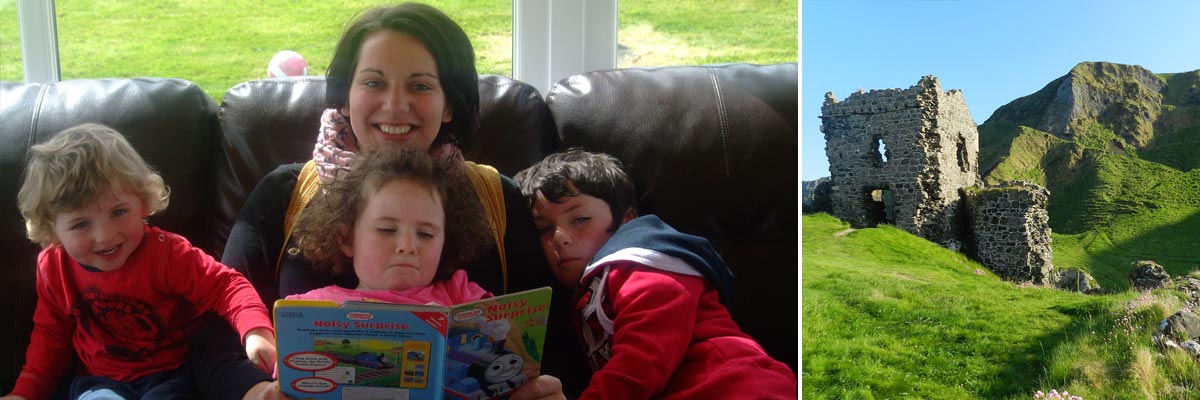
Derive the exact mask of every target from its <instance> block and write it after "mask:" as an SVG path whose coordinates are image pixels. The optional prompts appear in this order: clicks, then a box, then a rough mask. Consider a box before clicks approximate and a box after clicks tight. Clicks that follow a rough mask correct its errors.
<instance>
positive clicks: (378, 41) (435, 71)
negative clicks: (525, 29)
mask: <svg viewBox="0 0 1200 400" xmlns="http://www.w3.org/2000/svg"><path fill="white" fill-rule="evenodd" d="M478 79H479V78H478V75H477V72H476V69H475V52H474V49H473V48H472V46H471V43H470V41H469V39H468V38H467V35H466V33H464V32H463V30H462V29H461V28H460V27H459V26H458V24H456V23H455V22H454V21H453V20H451V19H450V18H449V17H447V16H446V15H445V14H444V13H442V12H441V11H439V10H437V9H436V8H433V7H430V6H427V5H423V4H417V3H403V4H399V5H395V6H380V7H375V8H372V9H369V10H367V11H365V12H364V13H362V14H361V15H359V16H358V17H357V18H356V19H355V20H354V22H352V23H351V24H350V25H348V26H347V28H346V31H345V33H344V34H343V35H342V38H341V40H340V41H339V42H338V44H337V48H336V49H335V51H334V56H333V60H332V61H331V62H330V66H329V69H328V71H327V73H326V81H325V82H326V90H325V93H326V95H325V96H326V98H325V103H326V107H328V109H326V110H325V111H324V112H323V114H322V115H321V128H320V132H319V133H318V138H317V143H316V146H315V149H314V151H313V159H312V160H310V161H308V162H306V163H298V164H289V165H282V166H280V167H278V168H276V169H275V171H273V172H271V173H270V174H268V175H267V176H265V177H263V179H262V180H261V181H260V182H259V183H258V186H257V187H256V188H255V189H254V191H253V192H252V193H251V194H250V196H249V198H247V199H246V202H245V204H243V206H242V209H241V212H240V213H239V215H238V218H237V222H236V223H235V225H234V226H233V229H232V231H231V232H230V235H229V241H228V243H227V244H226V247H225V253H224V255H223V257H222V258H221V261H222V263H224V264H226V265H228V266H230V267H233V268H235V269H237V270H238V271H240V272H242V273H243V274H244V275H246V277H247V278H248V279H249V280H250V281H251V282H252V283H253V284H254V286H255V287H256V288H257V290H258V291H259V295H260V296H262V298H263V301H264V302H265V303H267V304H272V303H273V302H274V301H275V300H277V299H279V298H282V297H284V296H287V295H289V294H296V293H304V292H307V291H309V290H312V289H315V288H319V287H323V286H328V285H330V284H336V285H339V286H343V287H347V288H353V287H355V286H356V285H357V277H355V276H354V274H353V273H345V272H344V271H343V273H340V274H335V273H331V272H322V271H316V270H313V269H311V268H309V264H310V263H309V261H308V260H306V259H305V258H304V257H303V254H302V253H301V252H299V251H295V249H296V248H297V247H296V240H295V238H294V237H292V235H291V234H292V232H291V229H292V226H293V224H294V221H295V220H296V218H297V216H298V215H299V214H301V213H302V212H303V211H304V209H305V207H306V205H307V203H308V200H309V199H311V198H312V196H319V195H320V194H319V193H320V191H321V190H320V187H321V185H323V184H327V183H329V182H332V181H333V180H335V179H337V178H338V177H339V176H340V175H342V174H344V173H345V172H346V171H348V170H349V168H350V161H351V160H353V159H354V158H355V157H356V155H357V154H360V153H368V152H373V151H379V150H387V149H396V148H419V149H427V150H428V151H429V153H430V154H431V155H433V156H434V157H435V158H440V159H443V160H446V161H448V162H449V163H451V164H452V165H454V166H455V169H457V170H460V171H461V172H462V173H464V174H466V175H467V177H468V178H470V180H471V182H472V186H473V187H474V189H475V192H476V193H475V194H476V195H477V196H478V197H479V198H480V201H481V203H482V204H483V206H484V209H485V210H486V211H487V212H486V214H487V217H488V218H489V221H490V226H491V228H492V236H493V239H494V240H495V241H496V246H495V250H494V251H493V254H485V255H484V256H483V257H481V258H479V259H478V260H476V261H474V262H472V263H468V264H467V265H466V266H465V267H464V269H465V270H466V271H467V273H468V274H469V275H470V278H471V280H472V281H475V282H477V283H479V284H480V285H481V286H483V287H484V288H485V289H487V290H489V291H491V292H493V293H497V294H501V293H509V292H515V291H520V290H525V289H529V288H534V287H540V286H547V285H550V284H551V282H552V279H553V278H552V277H551V275H550V274H549V271H550V269H549V268H548V267H547V266H546V264H545V259H544V258H543V257H542V256H541V252H540V247H539V245H538V243H537V235H536V233H535V232H534V229H533V223H532V220H531V217H530V213H529V210H528V208H527V203H526V202H525V201H524V198H523V197H522V196H521V193H520V191H519V190H518V189H517V186H516V184H515V183H514V182H513V181H512V180H511V179H510V178H508V177H504V176H501V175H499V173H497V172H496V170H495V169H494V168H491V167H489V166H485V165H479V164H475V163H472V162H469V161H464V160H463V156H462V152H461V151H460V150H459V146H458V144H459V143H460V142H465V141H467V140H470V136H471V134H472V133H473V132H474V131H475V128H476V125H477V116H478V113H479V84H478ZM566 308H567V307H565V306H557V305H556V306H553V307H552V313H553V314H554V315H552V317H551V323H550V332H548V334H547V339H546V340H547V342H546V350H545V351H544V354H545V355H546V357H545V359H543V364H542V370H543V372H544V373H548V374H551V375H559V376H564V377H567V378H570V379H568V380H567V381H568V385H567V386H571V385H572V382H575V381H574V379H579V380H580V381H579V382H583V381H582V380H583V379H585V376H584V375H583V372H582V371H583V368H582V366H583V364H582V359H583V358H582V352H581V351H580V350H579V348H578V345H577V344H575V341H574V340H573V336H572V333H571V332H570V324H569V323H568V321H567V320H566V319H567V318H569V317H568V316H567V314H566V313H565V312H556V311H554V310H565V309H566ZM219 337H226V338H227V336H225V335H213V338H214V339H209V340H206V342H205V343H197V344H196V345H194V346H193V348H194V349H195V350H194V351H193V352H192V353H193V355H194V356H195V357H194V358H193V361H195V362H194V363H193V365H194V367H195V368H196V379H197V381H198V383H200V385H199V386H200V388H201V389H202V390H204V391H205V395H206V396H207V397H211V398H230V397H228V396H229V395H230V394H233V393H237V394H239V395H241V394H244V395H245V397H247V398H251V397H253V398H258V397H262V396H266V397H272V396H278V392H275V393H273V394H272V393H269V390H268V389H270V390H273V382H270V380H271V377H270V375H268V374H266V373H265V372H263V371H261V370H258V369H255V368H254V367H253V365H251V364H249V362H248V361H247V362H241V361H242V360H238V359H236V357H233V355H230V354H228V352H225V351H223V350H222V351H214V350H219V349H220V348H222V347H229V346H230V343H229V341H228V340H218V339H215V338H219ZM233 344H236V343H233ZM205 382H213V383H215V382H221V385H219V386H220V387H222V389H220V392H219V393H218V392H215V391H212V390H214V388H212V387H209V386H213V385H206V384H205ZM562 385H563V384H562V383H561V382H560V381H559V380H558V379H557V378H554V377H551V376H542V377H539V378H537V379H534V380H532V381H530V382H529V383H528V384H526V385H525V386H522V388H521V389H519V390H518V392H517V393H516V394H514V396H513V397H512V398H514V399H522V398H543V397H544V398H562V397H563V394H562ZM578 389H580V388H575V391H577V390H578Z"/></svg>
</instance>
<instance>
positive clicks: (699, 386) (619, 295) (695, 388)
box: [575, 261, 797, 400]
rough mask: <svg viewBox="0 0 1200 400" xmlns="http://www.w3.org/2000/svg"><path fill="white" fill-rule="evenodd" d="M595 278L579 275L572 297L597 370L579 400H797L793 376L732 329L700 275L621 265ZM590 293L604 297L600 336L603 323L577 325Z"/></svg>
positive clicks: (637, 265) (734, 328)
mask: <svg viewBox="0 0 1200 400" xmlns="http://www.w3.org/2000/svg"><path fill="white" fill-rule="evenodd" d="M601 275H605V272H604V271H603V270H599V271H596V272H595V274H593V275H591V278H590V279H588V278H585V279H584V281H583V285H582V286H581V287H580V290H579V292H578V293H577V294H576V297H575V298H576V301H575V309H576V310H577V312H576V313H575V317H576V318H577V322H579V323H577V324H576V326H577V327H580V329H581V335H582V336H583V337H584V340H585V342H592V343H588V345H589V346H590V348H589V357H590V360H591V361H592V363H593V367H594V368H596V372H595V374H594V375H592V380H591V382H590V383H588V386H587V390H585V391H584V392H583V395H582V396H581V397H580V399H581V400H583V399H649V398H656V399H669V398H678V399H699V398H705V399H729V398H739V399H777V398H778V399H794V398H796V386H797V379H796V375H794V374H793V373H792V371H791V369H789V368H788V367H787V366H786V365H784V364H783V363H780V362H779V361H776V360H775V359H773V358H771V357H770V356H768V355H767V354H766V352H765V351H764V350H763V349H762V347H761V346H759V345H758V343H756V342H754V340H753V339H751V338H750V336H748V335H746V334H745V333H743V332H742V331H741V330H740V329H738V327H737V324H736V323H735V322H733V319H732V318H730V316H729V311H728V310H726V309H725V307H724V306H723V305H721V302H720V299H719V296H718V294H717V291H716V290H715V289H713V288H712V286H710V285H707V284H706V281H705V280H704V278H702V277H700V276H691V275H685V274H679V273H673V272H667V271H663V270H659V269H655V268H652V267H647V266H644V265H639V264H638V263H635V262H628V261H625V262H620V263H614V264H612V265H609V268H608V269H607V274H606V276H604V278H605V279H604V280H603V283H601V281H602V280H601ZM589 286H593V287H595V289H590V288H589ZM593 290H603V291H604V292H605V296H604V297H605V299H604V300H603V301H601V302H599V303H600V304H599V307H600V308H602V309H603V310H604V313H603V314H604V315H605V317H600V318H601V319H609V320H610V321H611V327H612V336H611V337H609V338H607V339H605V338H604V336H605V334H604V333H603V328H602V327H601V326H600V325H604V324H606V323H603V322H599V321H595V320H594V319H593V320H592V321H588V320H583V321H579V320H578V318H580V315H581V314H584V315H586V314H587V313H586V312H583V310H584V309H585V308H586V307H588V303H589V301H590V300H591V298H592V296H593ZM593 306H595V305H593ZM589 336H590V338H589Z"/></svg>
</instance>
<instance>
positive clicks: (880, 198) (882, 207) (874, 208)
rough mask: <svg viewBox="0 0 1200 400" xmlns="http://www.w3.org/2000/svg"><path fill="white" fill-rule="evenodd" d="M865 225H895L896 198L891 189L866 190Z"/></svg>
mask: <svg viewBox="0 0 1200 400" xmlns="http://www.w3.org/2000/svg"><path fill="white" fill-rule="evenodd" d="M866 196H867V201H866V205H867V209H866V210H865V212H864V214H865V215H866V221H865V222H866V225H867V226H876V225H879V224H888V225H895V224H896V196H895V195H894V194H893V193H892V190H891V189H867V190H866Z"/></svg>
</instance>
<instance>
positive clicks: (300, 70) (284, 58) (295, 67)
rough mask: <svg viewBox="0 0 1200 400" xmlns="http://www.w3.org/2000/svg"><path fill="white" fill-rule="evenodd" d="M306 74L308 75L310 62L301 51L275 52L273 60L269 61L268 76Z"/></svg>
mask: <svg viewBox="0 0 1200 400" xmlns="http://www.w3.org/2000/svg"><path fill="white" fill-rule="evenodd" d="M304 75H308V62H306V61H304V56H301V55H300V53H297V52H294V51H291V50H284V51H281V52H278V53H275V56H274V57H271V62H269V63H267V77H268V78H275V77H283V76H304Z"/></svg>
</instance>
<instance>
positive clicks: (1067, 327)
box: [801, 214, 1200, 400]
mask: <svg viewBox="0 0 1200 400" xmlns="http://www.w3.org/2000/svg"><path fill="white" fill-rule="evenodd" d="M802 224H803V236H802V238H803V239H802V240H803V244H802V245H803V248H804V258H803V263H804V265H803V272H804V275H803V283H802V287H803V289H802V291H801V293H802V305H803V306H802V307H803V308H802V318H803V319H802V320H803V323H802V325H801V328H802V335H801V337H802V339H803V341H802V354H803V359H802V372H801V378H802V379H801V381H802V387H803V393H804V396H803V397H804V398H805V399H954V400H959V399H1014V400H1015V399H1030V398H1033V395H1034V393H1035V392H1037V391H1038V390H1041V391H1044V392H1046V393H1049V392H1050V391H1051V390H1055V389H1056V390H1058V391H1059V392H1062V391H1064V390H1066V391H1069V392H1070V393H1071V394H1072V395H1079V396H1082V397H1083V398H1084V399H1086V400H1095V399H1155V398H1157V399H1184V398H1196V397H1195V393H1196V391H1197V390H1200V366H1198V365H1197V363H1195V362H1194V361H1192V360H1191V359H1190V358H1189V357H1188V356H1186V355H1184V354H1183V353H1182V352H1181V351H1167V352H1164V351H1160V350H1158V349H1157V348H1156V347H1155V345H1154V344H1152V342H1151V339H1150V337H1151V332H1152V331H1153V327H1154V325H1155V324H1157V323H1158V322H1159V321H1161V320H1162V319H1163V318H1165V317H1166V316H1168V315H1170V314H1171V313H1173V312H1175V311H1176V310H1178V309H1180V308H1182V307H1183V303H1182V301H1181V300H1180V298H1178V297H1176V296H1175V295H1173V294H1172V292H1169V291H1165V290H1163V291H1155V292H1152V293H1139V292H1131V291H1122V292H1116V293H1112V294H1107V295H1099V296H1088V295H1082V294H1078V293H1072V292H1066V291H1060V290H1054V289H1047V288H1040V287H1032V286H1026V285H1014V284H1012V283H1009V282H1005V281H1002V280H1000V279H999V278H998V277H996V276H995V275H993V274H992V273H991V272H989V271H987V268H984V267H983V266H981V265H979V264H978V263H976V262H975V261H972V260H970V259H968V258H966V257H965V256H964V255H962V254H961V253H956V252H954V251H951V250H947V249H944V248H942V247H939V246H938V245H936V244H934V243H931V242H929V241H926V240H924V239H921V238H918V237H916V236H913V235H910V234H908V233H906V232H903V231H900V230H898V229H896V228H893V227H891V226H886V225H880V226H879V227H878V228H870V229H859V230H855V231H853V232H850V233H849V234H838V233H839V232H843V231H845V229H846V228H848V225H847V224H846V223H844V222H842V221H839V220H837V219H835V218H833V217H831V216H829V215H828V214H816V215H805V216H803V217H802ZM1189 393H1191V395H1190V397H1189Z"/></svg>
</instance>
